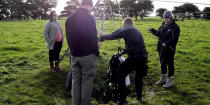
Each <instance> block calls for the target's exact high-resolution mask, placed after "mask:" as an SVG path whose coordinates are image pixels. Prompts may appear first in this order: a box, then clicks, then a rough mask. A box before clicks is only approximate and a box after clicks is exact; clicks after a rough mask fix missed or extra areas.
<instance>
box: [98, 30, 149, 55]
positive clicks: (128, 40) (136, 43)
mask: <svg viewBox="0 0 210 105" xmlns="http://www.w3.org/2000/svg"><path fill="white" fill-rule="evenodd" d="M120 38H124V40H125V46H126V50H127V53H128V56H133V55H134V56H135V55H139V56H141V57H143V58H146V59H147V51H146V48H145V44H144V40H143V37H142V35H141V32H140V31H139V30H138V29H136V28H135V27H134V26H126V27H123V28H119V29H118V30H116V31H115V32H113V33H112V34H106V35H103V36H102V37H100V39H101V41H103V40H114V39H120Z"/></svg>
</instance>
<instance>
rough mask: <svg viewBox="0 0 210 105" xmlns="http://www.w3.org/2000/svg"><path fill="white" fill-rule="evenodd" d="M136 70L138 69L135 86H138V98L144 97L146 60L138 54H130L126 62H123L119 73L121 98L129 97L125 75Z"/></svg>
mask: <svg viewBox="0 0 210 105" xmlns="http://www.w3.org/2000/svg"><path fill="white" fill-rule="evenodd" d="M134 70H135V71H136V75H135V88H136V93H137V98H141V97H142V88H143V77H144V72H145V71H144V70H145V61H144V60H143V59H142V58H140V57H138V56H128V58H127V59H126V60H125V62H123V63H122V64H121V65H120V73H119V91H120V99H126V97H127V93H126V84H125V77H126V76H127V75H128V74H129V73H130V72H132V71H134Z"/></svg>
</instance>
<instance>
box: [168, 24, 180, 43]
mask: <svg viewBox="0 0 210 105" xmlns="http://www.w3.org/2000/svg"><path fill="white" fill-rule="evenodd" d="M179 34H180V29H179V26H176V27H175V28H174V30H173V31H172V38H171V39H170V40H168V41H166V42H165V45H166V46H174V45H176V43H177V42H178V39H179Z"/></svg>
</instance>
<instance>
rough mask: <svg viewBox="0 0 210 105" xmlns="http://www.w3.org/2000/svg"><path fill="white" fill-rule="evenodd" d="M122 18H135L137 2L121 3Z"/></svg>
mask: <svg viewBox="0 0 210 105" xmlns="http://www.w3.org/2000/svg"><path fill="white" fill-rule="evenodd" d="M120 8H121V10H120V11H121V15H122V18H125V17H128V16H129V17H133V16H134V15H135V14H134V13H135V11H137V10H136V0H121V1H120Z"/></svg>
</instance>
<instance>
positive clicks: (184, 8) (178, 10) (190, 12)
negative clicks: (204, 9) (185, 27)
mask: <svg viewBox="0 0 210 105" xmlns="http://www.w3.org/2000/svg"><path fill="white" fill-rule="evenodd" d="M172 12H173V13H175V14H177V15H178V16H179V17H183V16H182V15H183V14H184V15H185V17H187V18H191V17H196V18H198V17H200V14H197V12H200V10H199V9H198V7H197V6H196V5H193V4H192V3H185V4H183V5H181V6H179V7H174V10H173V11H172Z"/></svg>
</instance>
